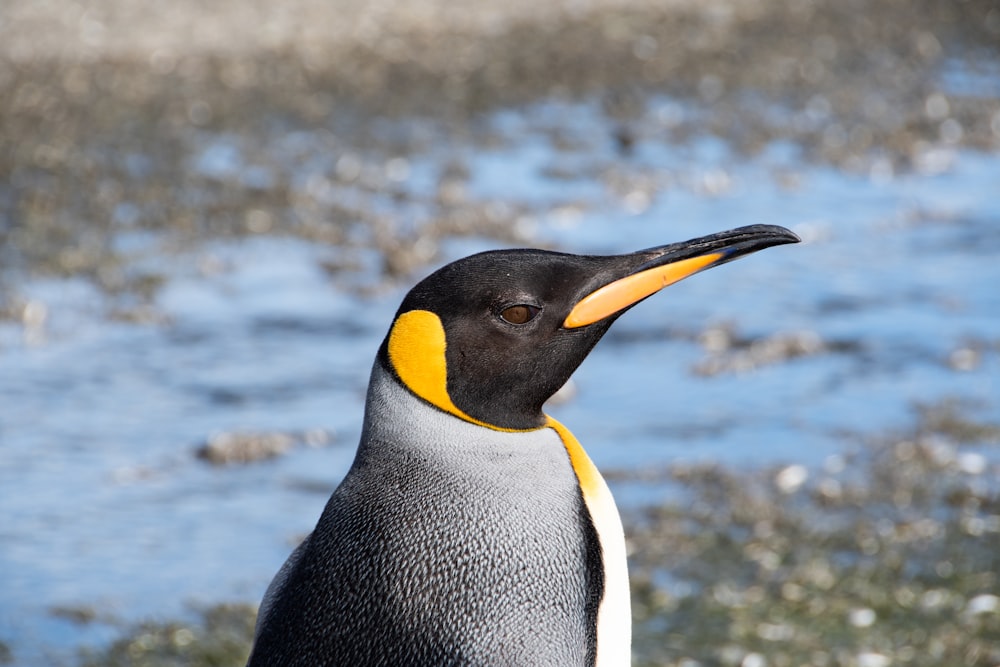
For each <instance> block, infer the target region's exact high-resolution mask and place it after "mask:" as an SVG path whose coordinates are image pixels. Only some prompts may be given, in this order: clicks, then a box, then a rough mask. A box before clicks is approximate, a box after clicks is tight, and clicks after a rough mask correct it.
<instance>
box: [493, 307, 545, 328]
mask: <svg viewBox="0 0 1000 667" xmlns="http://www.w3.org/2000/svg"><path fill="white" fill-rule="evenodd" d="M540 310H541V308H538V307H536V306H529V305H527V304H524V303H519V304H518V305H516V306H510V307H509V308H504V309H503V310H501V311H500V318H501V319H502V320H503V321H504V322H509V323H510V324H526V323H528V322H530V321H531V320H533V319H534V318H535V315H537V314H538V313H539V311H540Z"/></svg>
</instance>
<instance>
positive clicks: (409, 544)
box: [248, 226, 797, 667]
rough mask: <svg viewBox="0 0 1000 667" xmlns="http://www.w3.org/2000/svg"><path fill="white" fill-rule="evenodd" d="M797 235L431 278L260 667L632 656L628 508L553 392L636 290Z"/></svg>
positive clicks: (608, 660)
mask: <svg viewBox="0 0 1000 667" xmlns="http://www.w3.org/2000/svg"><path fill="white" fill-rule="evenodd" d="M796 240H797V238H796V237H795V236H794V235H793V234H791V233H790V232H788V231H787V230H784V229H782V228H779V227H768V226H756V227H749V228H743V229H740V230H734V231H732V232H726V233H723V234H719V235H713V236H710V237H705V238H703V239H696V240H694V241H689V242H686V243H682V244H672V245H669V246H662V247H660V248H653V249H650V250H646V251H641V252H639V253H633V254H631V255H620V256H608V257H599V256H576V255H567V254H562V253H551V252H545V251H535V250H514V251H494V252H490V253H481V254H479V255H473V256H471V257H468V258H465V259H464V260H459V261H458V262H455V263H452V264H450V265H447V266H445V267H443V268H442V269H440V270H438V271H437V272H435V273H433V274H432V275H431V276H429V277H428V278H426V279H425V280H423V281H422V282H421V283H419V284H418V285H417V286H416V287H414V288H413V290H411V291H410V293H409V294H408V295H407V297H406V298H405V299H404V301H403V304H402V305H401V306H400V309H399V311H398V312H397V314H396V317H395V319H394V321H393V324H392V327H391V328H390V331H389V334H388V335H387V337H386V339H385V341H384V342H383V344H382V346H381V348H380V349H379V352H378V355H377V358H376V361H375V364H374V367H373V370H372V375H371V381H370V384H369V389H368V396H367V402H366V408H365V421H364V426H363V429H362V436H361V442H360V445H359V447H358V452H357V455H356V458H355V461H354V463H353V465H352V467H351V469H350V470H349V472H348V473H347V475H346V477H345V478H344V480H343V482H342V483H341V484H340V486H339V487H338V488H337V489H336V491H334V493H333V495H332V496H331V498H330V500H329V502H328V503H327V505H326V508H325V509H324V511H323V514H322V516H321V517H320V520H319V522H318V524H317V526H316V529H315V530H314V531H313V532H312V533H311V534H310V536H309V537H308V538H307V539H306V540H305V541H304V542H303V543H302V544H301V545H300V546H299V547H298V548H297V549H296V550H295V552H294V553H293V554H292V555H291V557H290V558H289V559H288V561H287V562H286V563H285V565H284V566H283V567H282V568H281V570H280V571H279V573H278V575H277V576H276V577H275V579H274V581H273V582H272V583H271V585H270V587H269V588H268V590H267V592H266V593H265V596H264V600H263V602H262V604H261V609H260V613H259V617H258V622H257V628H256V636H255V641H254V647H253V650H252V652H251V656H250V659H249V662H248V665H250V667H262V666H269V665H273V666H279V665H281V666H293V665H294V666H299V665H303V666H304V665H351V666H363V665H401V666H406V665H413V666H431V665H434V666H437V665H456V666H457V665H496V666H507V665H509V666H522V665H523V666H533V665H539V666H542V665H546V666H567V667H569V666H587V667H591V666H596V667H623V666H626V665H628V664H629V661H630V641H631V620H630V612H629V592H628V577H627V569H626V555H625V542H624V535H623V531H622V527H621V520H620V519H619V516H618V511H617V509H616V507H615V504H614V500H613V498H612V496H611V493H610V491H609V490H608V487H607V485H606V484H605V482H604V480H603V479H602V478H601V476H600V473H599V472H598V471H597V468H596V467H595V466H594V465H593V463H592V462H591V461H590V459H589V458H588V457H587V455H586V453H585V452H584V450H583V448H582V447H581V446H580V444H579V442H578V441H577V440H576V438H575V437H574V436H573V435H572V434H571V433H570V432H569V431H568V430H567V429H566V428H565V427H564V426H562V425H561V424H559V423H558V422H556V421H555V420H553V419H551V418H550V417H548V416H546V415H545V414H544V413H543V412H542V404H543V403H544V402H545V401H546V400H547V399H548V398H549V397H550V396H551V395H552V394H553V393H555V391H556V390H558V389H559V387H561V386H562V384H563V383H564V382H565V381H566V380H567V379H568V378H569V376H570V374H572V372H573V371H574V370H575V369H576V367H577V366H578V365H579V364H580V362H582V361H583V359H584V358H585V357H586V355H587V354H588V353H589V351H590V350H591V349H592V348H593V346H594V345H595V344H596V343H597V342H598V341H599V340H600V338H601V336H603V334H604V333H605V332H606V331H607V329H608V328H609V327H610V326H611V323H612V322H614V320H615V319H616V318H617V317H618V316H619V315H620V314H621V313H622V312H624V311H625V310H627V309H628V308H630V307H631V306H632V305H634V304H635V303H638V302H639V301H641V300H642V299H644V298H646V297H647V296H649V295H651V294H652V293H654V292H656V291H658V290H659V289H660V288H662V287H663V286H664V285H667V284H670V283H671V282H675V281H676V280H680V279H681V278H683V277H685V276H687V275H690V274H692V273H694V272H696V271H699V270H702V269H704V268H708V267H710V266H714V265H717V264H721V263H724V262H727V261H730V260H731V259H734V258H736V257H738V256H742V255H744V254H748V253H750V252H753V251H755V250H758V249H761V248H763V247H768V246H770V245H778V244H780V243H790V242H794V241H796Z"/></svg>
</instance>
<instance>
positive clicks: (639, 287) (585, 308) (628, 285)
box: [563, 252, 726, 329]
mask: <svg viewBox="0 0 1000 667" xmlns="http://www.w3.org/2000/svg"><path fill="white" fill-rule="evenodd" d="M725 256H726V254H725V253H721V252H715V253H711V254H708V255H701V256H699V257H689V258H688V259H682V260H680V261H677V262H672V263H670V264H664V265H663V266H657V267H654V268H652V269H646V270H645V271H640V272H639V273H633V274H632V275H630V276H625V277H624V278H619V279H618V280H616V281H614V282H613V283H608V284H607V285H605V286H604V287H601V288H599V289H597V290H594V291H593V292H591V293H590V294H588V295H587V296H585V297H583V298H582V299H580V301H579V303H577V304H576V305H575V306H573V310H571V311H570V313H569V315H567V316H566V320H565V321H564V322H563V326H564V327H566V328H567V329H575V328H576V327H585V326H587V325H588V324H593V323H594V322H599V321H600V320H603V319H604V318H605V317H608V316H610V315H614V314H615V313H617V312H618V311H620V310H622V309H623V308H627V307H629V306H631V305H632V304H634V303H636V302H638V301H641V300H642V299H645V298H646V297H647V296H650V295H652V294H656V293H657V292H659V291H660V290H661V289H663V288H664V287H666V286H667V285H672V284H674V283H676V282H678V281H679V280H683V279H684V278H687V277H688V276H690V275H692V274H695V273H697V272H699V271H701V270H702V269H707V268H708V267H710V266H712V264H715V263H716V262H718V261H719V260H721V259H723V258H724V257H725Z"/></svg>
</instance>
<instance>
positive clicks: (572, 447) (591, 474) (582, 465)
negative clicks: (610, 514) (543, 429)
mask: <svg viewBox="0 0 1000 667" xmlns="http://www.w3.org/2000/svg"><path fill="white" fill-rule="evenodd" d="M546 422H547V423H546V426H548V427H549V428H551V429H552V430H554V431H555V432H556V433H558V434H559V439H560V440H562V443H563V447H565V448H566V453H567V454H569V462H570V464H571V465H572V466H573V472H574V473H576V479H577V481H578V482H579V483H580V489H581V490H582V491H583V497H584V500H588V499H590V498H594V497H596V496H597V495H598V494H599V493H600V492H601V489H604V488H606V484H605V482H604V478H603V477H601V472H600V471H599V470H598V469H597V466H595V465H594V462H593V461H591V460H590V457H589V456H587V452H585V451H584V449H583V445H581V444H580V441H579V440H577V439H576V436H575V435H573V433H572V432H571V431H570V430H569V429H568V428H566V427H565V426H563V425H562V424H561V423H559V422H557V421H556V420H555V419H553V418H552V417H549V416H548V415H546Z"/></svg>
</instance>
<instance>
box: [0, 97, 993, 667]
mask: <svg viewBox="0 0 1000 667" xmlns="http://www.w3.org/2000/svg"><path fill="white" fill-rule="evenodd" d="M664 104H667V102H664ZM546 123H548V124H550V125H551V124H558V125H559V127H560V130H561V132H562V133H563V134H568V135H570V136H571V137H573V138H575V139H576V141H575V142H574V143H572V144H571V147H569V148H566V147H561V148H556V147H554V146H553V143H552V140H551V134H550V133H548V132H541V131H538V130H537V128H538V127H539V126H545V125H546ZM603 127H604V120H603V119H602V118H601V117H600V116H599V113H598V111H597V110H596V108H595V107H594V106H593V105H587V104H578V105H568V104H542V105H538V106H535V107H531V108H528V109H523V110H519V111H516V112H515V111H510V112H503V113H499V114H497V115H496V116H495V117H494V118H493V119H492V121H491V130H492V131H493V132H495V133H497V134H498V135H499V136H500V137H503V138H506V139H507V141H500V142H498V143H497V145H496V146H495V147H493V148H482V147H476V148H472V147H469V146H465V145H462V144H458V143H447V142H443V143H442V144H441V145H439V146H437V147H436V148H434V149H432V150H431V151H430V152H427V153H423V154H420V155H417V156H411V157H408V158H407V159H406V162H405V164H403V163H397V165H396V166H397V167H402V166H405V170H402V169H397V171H398V172H399V173H398V174H397V176H401V177H402V178H400V187H402V188H404V189H409V191H410V192H411V193H413V194H414V195H415V196H417V195H419V196H422V197H423V198H424V200H426V199H427V198H428V197H429V196H430V195H429V194H428V192H429V191H430V190H431V189H432V188H433V184H434V183H435V182H436V181H435V174H437V173H439V172H440V171H441V169H442V165H443V164H444V163H445V161H447V160H454V159H456V158H460V159H461V160H462V161H463V162H464V164H465V166H466V168H467V169H468V171H469V174H470V178H469V181H468V183H467V185H466V194H465V196H466V197H467V198H469V199H470V200H482V201H495V202H498V205H504V206H523V208H524V210H525V211H527V213H525V215H524V216H523V218H522V219H521V220H519V221H518V222H517V224H518V226H519V229H521V231H522V232H523V233H525V234H528V235H529V236H530V237H531V238H533V239H534V240H535V242H536V243H537V244H539V245H546V246H549V247H558V248H560V249H563V250H567V251H574V252H627V251H632V250H636V249H639V248H643V247H648V246H653V245H660V244H663V243H668V242H673V241H677V240H683V239H686V238H691V237H694V236H699V235H702V234H707V233H710V232H713V231H719V230H722V229H727V228H731V227H736V226H740V225H746V224H752V223H771V224H780V225H785V226H787V227H789V228H791V229H793V230H795V231H797V232H798V233H799V234H800V235H801V236H802V237H803V239H804V243H803V244H800V245H798V246H786V247H780V248H774V249H770V250H767V251H764V252H762V253H760V254H758V255H755V256H753V257H750V258H746V259H743V260H740V261H739V262H736V263H733V264H731V265H727V266H725V267H722V268H719V269H715V270H712V271H709V272H706V273H704V274H699V275H698V276H696V277H694V278H692V279H690V280H687V281H685V282H683V283H681V284H678V285H674V286H672V287H670V288H668V289H667V290H665V291H664V293H662V294H660V295H657V296H656V297H655V298H653V299H651V300H649V301H648V302H646V303H644V304H642V305H641V306H640V307H638V308H636V309H634V310H633V311H632V312H630V313H629V314H628V315H627V316H625V317H624V318H623V319H622V320H621V321H620V322H619V323H618V324H616V325H615V329H614V330H613V331H612V332H611V333H610V334H609V335H608V337H607V338H606V339H605V341H603V342H602V343H601V345H599V346H598V348H597V349H596V350H595V352H594V353H593V354H592V355H591V357H590V358H589V359H588V360H587V361H586V362H585V363H584V364H583V366H582V367H581V368H580V370H579V371H578V372H577V374H576V375H575V377H574V380H573V383H574V384H573V388H574V393H573V395H572V397H571V398H570V399H569V400H568V401H566V402H564V403H559V404H557V405H553V406H552V407H551V410H550V411H551V413H552V414H553V415H554V416H556V417H557V418H558V419H560V420H561V421H563V422H564V423H566V424H567V425H568V426H570V428H572V429H573V431H574V432H575V433H576V434H577V436H578V437H579V438H580V439H581V441H582V442H583V443H584V445H585V446H586V447H587V449H588V451H589V452H590V453H591V455H592V457H593V458H594V460H595V461H596V462H597V464H598V465H599V466H600V467H602V468H604V469H636V468H639V467H650V466H659V465H665V464H668V463H670V462H674V461H687V462H693V461H719V462H723V463H725V464H728V465H731V466H750V467H760V466H768V465H776V464H782V463H790V462H802V463H805V464H807V465H810V466H813V465H818V464H820V463H821V462H822V461H823V460H824V459H825V458H826V457H828V456H830V455H834V454H837V453H841V452H844V451H846V450H848V449H850V448H853V447H857V446H858V444H859V440H858V438H857V437H853V436H852V435H851V434H859V435H863V434H869V435H870V434H878V433H882V432H885V431H887V430H892V429H898V428H903V427H905V425H906V424H907V423H909V422H910V420H911V418H912V409H913V405H914V403H915V402H935V401H939V400H942V399H948V398H957V399H963V400H968V401H971V402H973V403H975V404H977V405H979V409H980V411H981V412H982V414H983V415H996V414H998V413H1000V412H998V409H1000V385H998V382H1000V288H998V287H997V286H998V285H1000V156H998V155H996V154H982V153H975V152H969V151H956V150H953V149H950V148H947V147H938V148H936V149H934V150H936V151H938V152H937V153H935V154H933V155H931V156H930V157H929V158H928V161H927V165H925V168H923V169H918V170H916V171H912V172H909V173H905V174H893V173H891V172H887V170H886V169H885V165H881V166H878V165H876V166H875V167H873V168H872V169H870V170H868V169H859V170H858V171H856V172H846V171H841V170H837V169H834V168H832V167H821V166H810V165H808V164H806V163H804V162H803V161H802V160H801V159H800V158H799V156H798V155H797V151H796V150H795V149H794V148H791V147H788V146H783V145H776V146H772V147H771V148H770V149H769V150H767V151H765V152H764V153H762V154H760V155H758V156H755V157H749V158H748V157H744V156H740V155H737V154H734V153H732V152H731V151H730V150H729V149H728V148H727V147H726V146H725V145H724V144H723V143H722V142H720V141H718V140H714V139H711V138H705V139H703V140H700V141H696V142H694V143H693V144H689V145H685V146H683V147H677V146H672V145H671V144H669V143H668V142H666V141H645V142H642V143H640V144H639V145H638V147H637V149H636V151H635V153H634V154H632V155H630V156H627V157H624V158H623V157H621V156H619V155H618V154H617V153H616V152H615V147H614V145H613V142H611V141H610V140H609V139H608V138H607V137H606V134H607V133H606V128H605V129H604V130H602V129H601V128H603ZM233 141H234V140H233V139H232V138H226V137H221V138H219V139H218V142H217V143H211V142H209V143H208V145H207V147H205V148H204V152H203V153H201V154H200V155H194V156H193V157H192V165H193V167H192V168H194V169H200V170H202V171H204V172H206V173H209V172H210V173H211V175H213V177H214V178H219V179H226V178H240V179H245V178H247V175H246V172H245V171H242V170H240V169H239V166H240V162H239V161H240V159H241V158H240V148H239V146H238V145H235V146H234V144H233ZM404 172H405V173H404ZM258 176H259V177H260V178H261V179H264V178H266V175H265V174H259V175H258ZM306 176H307V174H306V175H303V177H302V178H301V179H299V180H301V181H302V183H303V184H302V186H301V187H302V188H303V189H305V188H307V185H306V182H307V181H308V178H307V177H306ZM331 196H332V195H331ZM415 201H416V202H417V203H413V201H410V202H409V203H406V204H404V205H403V206H405V207H406V208H405V210H404V214H403V215H402V216H401V217H402V221H401V223H400V224H401V225H404V226H407V225H408V226H409V228H411V229H416V228H418V224H417V222H416V220H418V219H419V217H420V215H422V213H424V212H426V210H427V208H428V207H426V206H422V205H421V204H420V201H421V200H419V198H418V199H416V200H415ZM378 205H379V206H384V207H385V208H386V209H387V210H389V211H391V210H392V203H391V201H390V200H389V199H388V198H386V199H383V200H379V202H378ZM160 242H162V239H158V238H156V237H148V236H142V235H137V236H132V237H123V238H122V239H120V240H119V243H120V244H121V245H122V247H123V248H131V247H136V248H140V249H141V250H142V252H143V253H145V254H147V255H149V254H150V250H151V249H153V250H154V251H155V249H156V248H157V244H158V243H160ZM497 245H498V244H497V242H496V241H492V240H489V239H484V238H478V237H472V238H469V237H461V238H458V237H456V238H452V239H448V240H447V241H446V242H445V243H444V244H443V246H442V256H441V257H440V258H439V261H438V263H443V262H444V261H446V260H447V259H449V258H454V257H457V256H460V255H462V254H466V253H468V252H473V251H476V250H481V249H486V248H489V247H496V246H497ZM343 252H344V251H343V249H335V248H330V247H327V246H323V245H321V244H316V243H309V242H307V241H303V240H297V239H291V238H279V237H275V236H259V237H255V238H250V239H244V240H239V241H228V242H220V241H213V242H206V243H204V244H202V245H200V246H198V247H197V248H194V249H192V250H190V251H187V252H185V253H183V254H181V255H180V256H176V255H169V256H167V255H164V256H162V257H159V258H157V256H156V253H155V252H153V253H152V259H150V260H148V261H150V262H152V263H153V264H154V265H156V266H157V268H158V269H159V270H161V271H163V272H165V273H166V275H167V281H166V283H165V286H164V288H163V289H162V291H161V292H160V294H159V295H158V297H157V299H156V303H155V306H156V309H157V312H158V313H159V314H160V316H161V320H160V321H159V323H157V324H148V325H140V324H128V323H121V322H114V321H108V320H107V319H106V318H104V317H103V316H102V305H101V304H102V300H101V296H100V295H99V294H97V293H96V292H94V291H93V289H92V288H90V287H89V286H88V285H87V284H85V283H82V282H76V281H35V282H26V283H25V284H24V286H23V294H24V295H25V296H26V297H27V298H30V299H33V300H35V301H37V302H39V303H44V304H46V306H47V312H48V318H47V320H46V324H45V327H44V330H43V331H41V332H31V331H27V330H25V329H24V328H22V327H20V326H18V325H14V324H10V323H7V324H3V325H0V405H2V408H0V489H2V494H0V516H3V517H4V519H3V521H2V523H0V571H2V572H4V576H3V585H2V587H0V639H2V640H3V641H5V642H7V643H8V644H10V645H11V646H12V647H13V649H14V651H15V655H16V656H17V658H18V664H46V663H48V662H49V661H52V660H57V659H62V658H65V657H66V656H67V655H72V650H73V648H74V647H75V646H77V645H79V644H81V643H83V644H94V643H100V642H103V641H107V640H108V638H109V637H111V636H113V633H114V630H113V629H112V628H111V627H109V626H108V625H105V624H102V623H96V624H93V625H89V626H77V625H75V624H72V623H70V622H68V621H64V620H60V619H58V618H54V617H53V616H52V615H51V614H50V609H51V608H52V607H53V606H57V605H67V606H73V605H93V606H96V607H97V608H98V609H99V610H101V611H102V613H105V614H108V615H112V616H116V617H118V618H123V619H138V618H143V617H147V616H154V617H164V616H170V615H174V614H179V613H183V611H184V609H185V608H186V605H188V604H190V603H192V602H194V603H199V602H200V603H211V602H216V601H224V600H233V599H242V600H250V601H257V600H258V599H259V597H260V595H261V594H262V592H263V589H264V587H265V586H266V584H267V582H268V581H269V579H270V577H271V576H272V575H273V574H274V572H275V571H276V569H277V568H278V566H279V565H280V564H281V562H282V561H283V560H284V558H285V557H286V556H287V554H288V552H289V550H290V548H291V546H292V545H293V544H294V543H295V541H296V540H297V539H298V538H299V537H300V536H301V535H303V534H304V533H306V532H307V531H308V530H310V529H311V527H312V525H313V524H314V522H315V520H316V518H317V517H318V516H319V513H320V511H321V509H322V506H323V504H324V503H325V501H326V496H327V494H328V493H329V491H330V490H331V489H332V488H333V487H334V486H335V485H336V483H337V482H338V480H339V479H340V477H341V476H342V474H343V473H344V471H345V470H346V468H347V466H348V465H349V464H350V461H351V458H352V456H353V448H354V446H355V444H356V441H357V438H358V434H359V428H360V420H361V414H362V408H363V399H364V390H365V386H366V382H367V376H368V371H369V368H370V364H371V360H372V358H373V355H374V353H375V350H376V349H377V347H378V345H379V343H380V341H381V338H382V336H383V335H384V333H385V330H386V327H387V326H388V324H389V322H390V320H391V317H392V314H393V312H394V311H395V309H396V307H397V305H398V302H399V300H400V299H401V297H402V295H403V293H404V291H405V289H404V287H402V286H398V287H388V288H384V289H381V290H376V291H372V292H364V293H361V292H358V290H356V289H353V287H355V286H356V281H353V280H343V281H341V280H340V279H337V278H331V275H330V274H329V273H327V272H325V271H324V270H323V269H322V268H321V266H320V264H321V262H323V261H324V260H326V259H330V258H331V256H334V255H336V254H337V253H343ZM338 256H339V255H338ZM360 265H361V267H362V271H364V270H366V269H365V268H364V267H367V266H371V265H372V261H371V256H370V252H369V254H368V255H362V256H361V257H360ZM418 277H419V276H414V278H413V279H414V280H415V279H416V278H418ZM361 282H364V281H363V280H362V281H361ZM372 282H374V281H372ZM725 324H729V325H731V326H732V327H733V328H734V329H735V331H736V332H737V333H738V334H739V335H740V336H744V337H750V338H766V337H769V336H775V335H783V334H785V335H787V334H792V333H795V332H802V331H808V332H813V334H815V335H816V336H818V337H819V339H820V340H821V341H823V342H824V343H825V344H826V346H827V347H828V348H829V349H828V350H827V351H822V352H820V353H817V354H813V355H810V356H804V357H801V358H796V359H791V360H784V361H778V362H776V363H771V364H767V365H763V366H760V367H757V368H755V369H752V370H747V371H742V372H724V373H720V374H716V375H711V376H704V375H701V374H699V373H697V372H696V370H697V368H698V365H699V364H701V363H704V362H705V360H706V358H707V356H708V353H707V352H706V350H705V349H704V348H703V346H702V345H701V344H700V343H699V342H698V337H699V335H700V334H701V333H702V332H703V331H704V330H705V329H706V328H709V327H713V326H722V325H725ZM964 348H971V349H975V350H977V351H978V352H977V354H978V357H976V358H975V361H974V363H972V364H971V366H970V367H969V368H968V369H967V370H956V369H955V368H954V367H953V364H952V363H951V360H953V359H954V358H955V357H954V355H955V354H956V351H959V350H962V349H964ZM309 429H322V430H325V431H328V432H331V433H333V434H334V440H333V442H332V444H330V445H329V446H326V447H322V448H309V447H299V448H296V449H294V450H293V451H292V452H291V453H290V454H288V455H286V456H283V457H281V458H278V459H276V460H273V461H268V462H263V463H257V464H252V465H247V466H242V467H228V468H213V467H210V466H208V465H206V464H204V463H203V462H201V461H199V460H197V459H196V458H195V456H194V451H195V450H196V448H197V447H198V445H199V444H200V443H202V442H203V441H204V440H205V439H206V438H208V437H209V436H211V434H213V433H216V432H219V431H230V430H231V431H295V432H300V431H304V430H309ZM616 491H617V492H618V493H619V495H620V497H621V498H622V500H623V504H624V505H625V506H631V505H634V504H635V503H639V502H643V501H647V500H650V499H653V498H655V497H657V496H658V494H659V493H660V491H659V490H657V489H655V488H653V489H649V488H647V487H643V488H641V489H637V488H633V487H629V486H628V485H626V484H624V483H622V484H621V485H618V488H616Z"/></svg>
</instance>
